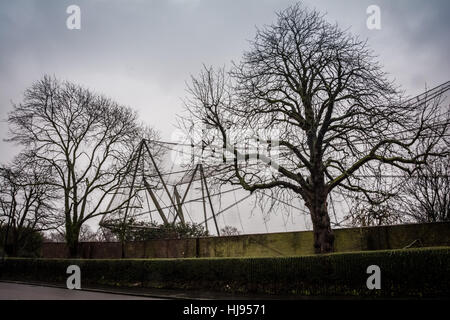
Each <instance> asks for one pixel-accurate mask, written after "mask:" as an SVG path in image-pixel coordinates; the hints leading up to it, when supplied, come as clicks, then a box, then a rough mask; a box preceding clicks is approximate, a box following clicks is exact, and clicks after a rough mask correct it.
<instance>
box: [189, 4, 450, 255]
mask: <svg viewBox="0 0 450 320" xmlns="http://www.w3.org/2000/svg"><path fill="white" fill-rule="evenodd" d="M188 91H189V93H190V94H189V97H188V98H187V99H186V107H187V110H188V112H189V114H190V116H188V119H185V121H184V125H185V126H186V127H187V128H192V127H195V126H196V125H201V126H202V127H203V128H204V129H206V131H207V132H208V134H206V135H205V134H203V136H202V138H201V139H202V140H201V143H202V144H203V148H204V146H207V145H208V144H210V145H213V144H214V145H215V147H217V145H219V146H220V145H222V146H223V147H224V148H225V149H226V150H227V152H228V154H229V153H231V154H233V155H234V157H233V159H234V160H233V163H232V165H231V168H232V170H231V171H230V170H225V171H226V172H227V174H225V175H224V176H223V177H222V178H224V180H226V181H228V182H230V183H233V184H240V185H241V186H242V187H243V188H244V189H246V190H249V191H250V192H254V191H258V190H259V191H261V190H266V191H274V192H279V193H289V194H293V195H294V196H297V197H300V198H301V199H302V200H303V201H304V203H305V205H306V207H307V208H308V209H309V212H310V215H311V220H312V225H313V230H314V247H315V251H316V252H317V253H326V252H330V251H332V250H333V242H334V235H333V231H332V228H331V225H330V217H329V213H328V211H329V209H328V205H327V200H328V199H329V195H330V194H331V192H333V191H340V192H352V193H354V192H357V193H361V194H362V196H364V197H366V198H367V199H368V200H369V201H375V200H376V199H377V198H379V196H380V188H379V187H380V186H382V182H380V178H382V176H383V174H386V173H388V174H394V172H398V171H406V172H409V173H411V172H412V171H413V170H414V167H415V166H416V165H417V164H424V163H426V162H427V160H428V158H429V157H432V156H438V155H441V152H440V150H438V149H437V148H436V146H437V144H438V142H439V141H440V140H441V138H442V136H443V135H444V133H445V131H446V128H447V124H448V111H447V112H446V114H440V110H441V105H440V104H439V103H429V101H428V102H424V103H419V104H417V103H413V102H412V101H402V95H401V93H400V92H399V90H398V88H397V87H396V86H394V85H393V83H392V82H390V81H389V80H388V78H387V75H386V74H385V73H384V72H383V70H382V68H381V66H380V65H379V63H378V62H377V61H376V59H375V57H374V54H373V52H372V51H371V49H370V48H369V47H368V45H367V44H366V42H365V41H362V40H360V39H359V38H358V37H357V36H354V35H352V34H350V33H349V32H346V31H342V30H341V29H340V28H339V27H338V26H336V25H332V24H330V23H328V22H327V21H326V20H325V19H324V17H323V15H321V14H320V13H319V12H317V11H314V10H309V9H307V8H305V7H303V6H302V5H301V4H297V5H293V6H291V7H289V8H288V9H286V10H284V11H281V12H279V13H278V14H277V21H276V22H275V23H274V24H272V25H269V26H266V27H264V28H262V29H258V30H257V33H256V37H255V39H254V41H252V42H251V47H250V49H249V50H248V51H246V52H245V53H244V55H243V57H242V59H241V61H240V62H238V63H234V64H233V67H232V68H231V70H230V71H229V72H226V70H224V68H222V69H214V68H208V67H205V68H204V70H203V71H202V72H201V73H200V75H199V76H198V77H193V78H192V82H191V83H190V84H189V86H188ZM447 110H448V109H447ZM443 118H445V119H446V120H444V121H443V120H442V119H443ZM186 123H187V125H186ZM189 123H190V127H189ZM239 128H244V129H245V130H248V129H251V130H252V131H253V132H254V134H255V135H258V130H261V129H264V130H268V129H273V132H277V134H276V136H272V137H267V136H265V137H263V136H260V139H264V140H266V141H265V142H266V143H268V144H269V145H270V144H271V143H273V142H274V141H275V140H276V141H277V143H278V144H279V148H280V152H279V153H278V163H277V168H278V173H277V174H272V175H266V174H265V175H263V174H261V172H260V171H258V170H260V168H261V167H260V166H258V165H256V166H254V165H252V166H250V165H249V166H246V165H243V163H241V161H240V160H239V159H244V160H248V159H249V158H250V157H251V154H250V153H248V152H246V151H242V150H240V149H239V148H235V147H234V143H233V141H231V138H230V132H233V131H234V132H235V131H236V130H237V129H239ZM211 132H213V134H211ZM237 136H238V137H239V135H237ZM235 137H236V134H235ZM241 138H242V139H243V136H241ZM238 139H239V138H238ZM218 141H219V142H218ZM224 158H225V156H224ZM224 160H225V159H224ZM258 162H259V163H266V164H269V163H270V164H271V165H273V164H274V162H273V161H271V159H270V158H269V159H267V157H264V156H259V157H258ZM228 169H230V167H228ZM385 189H387V188H385ZM381 195H382V196H388V195H389V190H384V192H381Z"/></svg>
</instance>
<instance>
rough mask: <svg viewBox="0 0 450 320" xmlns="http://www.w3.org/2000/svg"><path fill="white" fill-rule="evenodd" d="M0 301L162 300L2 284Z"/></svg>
mask: <svg viewBox="0 0 450 320" xmlns="http://www.w3.org/2000/svg"><path fill="white" fill-rule="evenodd" d="M0 300H160V299H157V298H151V297H142V296H141V297H140V296H132V295H124V294H113V293H106V292H92V291H84V290H69V289H63V288H54V287H44V286H37V285H30V284H18V283H9V282H0Z"/></svg>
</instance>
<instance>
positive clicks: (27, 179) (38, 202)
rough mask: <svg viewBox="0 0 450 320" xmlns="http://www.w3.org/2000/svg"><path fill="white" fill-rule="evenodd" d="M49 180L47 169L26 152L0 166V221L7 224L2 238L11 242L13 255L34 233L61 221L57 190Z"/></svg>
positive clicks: (51, 227)
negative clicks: (58, 215)
mask: <svg viewBox="0 0 450 320" xmlns="http://www.w3.org/2000/svg"><path fill="white" fill-rule="evenodd" d="M49 176H50V178H49ZM49 179H51V174H50V172H49V171H48V170H47V168H46V167H43V166H40V165H39V162H38V161H34V159H32V158H30V157H29V156H28V155H27V154H25V153H22V154H20V155H19V156H17V157H16V158H15V159H14V162H13V164H12V165H10V166H3V167H1V168H0V220H2V221H3V224H5V225H6V228H7V230H6V234H5V237H6V238H7V239H6V241H7V242H9V243H11V244H12V246H11V252H10V254H11V255H13V256H15V255H17V253H18V252H19V251H20V250H21V249H22V247H24V246H25V245H26V243H27V241H28V239H29V238H30V236H32V234H33V233H37V232H41V231H47V230H51V229H55V228H57V227H58V226H59V225H60V224H61V219H58V217H57V215H56V211H55V207H54V202H55V196H56V190H55V188H54V187H53V185H52V184H48V181H49ZM2 240H3V239H2Z"/></svg>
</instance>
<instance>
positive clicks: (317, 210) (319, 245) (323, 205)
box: [306, 191, 334, 253]
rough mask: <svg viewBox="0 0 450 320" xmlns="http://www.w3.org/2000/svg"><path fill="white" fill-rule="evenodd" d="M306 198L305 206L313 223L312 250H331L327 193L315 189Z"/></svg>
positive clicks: (325, 251) (331, 234) (331, 238)
mask: <svg viewBox="0 0 450 320" xmlns="http://www.w3.org/2000/svg"><path fill="white" fill-rule="evenodd" d="M308 200H309V201H308ZM308 200H307V201H306V206H307V207H308V208H309V211H310V213H311V220H312V223H313V232H314V251H315V252H316V253H329V252H332V251H333V250H334V233H333V230H332V229H331V223H330V217H329V215H328V208H327V195H326V193H325V192H318V191H316V192H314V194H313V195H311V199H308Z"/></svg>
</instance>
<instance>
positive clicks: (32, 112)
mask: <svg viewBox="0 0 450 320" xmlns="http://www.w3.org/2000/svg"><path fill="white" fill-rule="evenodd" d="M8 121H9V124H10V139H9V140H10V141H13V142H16V143H20V144H22V145H24V146H25V147H26V148H27V149H28V150H29V151H30V152H32V153H33V156H34V157H35V158H36V159H39V161H40V162H41V163H43V164H45V165H46V166H48V167H49V168H50V170H51V171H52V173H53V174H54V175H55V177H56V178H55V180H56V182H55V183H54V185H55V186H56V187H57V188H58V189H59V191H60V193H61V198H62V199H63V205H62V206H63V210H62V214H63V216H64V220H65V236H66V241H67V244H68V246H69V249H70V252H71V255H72V256H76V255H77V248H78V241H79V234H80V229H81V227H82V225H83V224H84V223H85V222H86V221H88V220H89V219H92V218H94V217H96V216H99V215H103V214H108V213H111V212H113V211H115V210H118V209H119V208H121V207H123V206H125V205H126V204H127V203H128V201H129V198H127V199H124V201H122V202H121V203H119V204H116V205H115V206H114V207H107V206H106V204H105V203H106V202H107V200H108V199H109V198H110V197H109V195H110V194H111V193H113V192H114V191H115V190H116V188H118V185H119V184H120V182H121V181H122V179H124V177H126V176H127V175H128V174H129V170H131V168H130V167H129V165H128V164H129V162H130V161H129V160H130V157H131V155H132V154H133V153H134V151H135V148H136V147H137V146H138V144H139V141H140V139H141V138H143V137H145V136H147V137H148V136H152V135H154V132H153V131H152V130H149V129H144V128H143V127H142V126H141V125H140V124H139V122H138V119H137V115H136V113H135V112H134V111H133V110H131V109H130V108H127V107H124V106H122V105H119V104H117V103H116V102H114V101H112V100H110V99H109V98H106V97H104V96H102V95H99V94H96V93H94V92H92V91H90V90H88V89H85V88H83V87H81V86H79V85H76V84H73V83H70V82H61V81H58V80H57V79H55V78H52V77H49V76H45V77H44V78H43V79H42V80H39V81H36V82H35V83H34V84H33V85H32V86H31V87H30V88H28V89H27V90H26V91H25V94H24V99H23V101H22V102H21V103H20V104H15V105H14V109H13V111H12V112H11V113H10V114H9V118H8ZM131 196H133V195H130V197H131Z"/></svg>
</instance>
